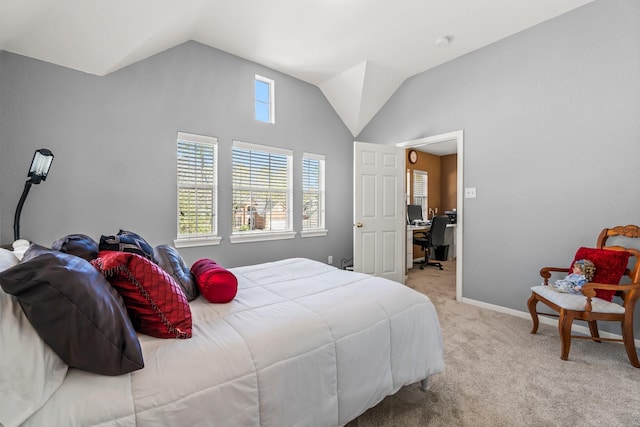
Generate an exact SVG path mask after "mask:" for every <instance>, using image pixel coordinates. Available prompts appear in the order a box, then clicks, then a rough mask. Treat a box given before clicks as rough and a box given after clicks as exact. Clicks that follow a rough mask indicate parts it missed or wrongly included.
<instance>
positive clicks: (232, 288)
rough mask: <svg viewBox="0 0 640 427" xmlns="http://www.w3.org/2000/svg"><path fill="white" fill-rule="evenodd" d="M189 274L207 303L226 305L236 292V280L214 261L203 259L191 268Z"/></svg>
mask: <svg viewBox="0 0 640 427" xmlns="http://www.w3.org/2000/svg"><path fill="white" fill-rule="evenodd" d="M191 273H193V275H194V276H195V278H196V284H197V285H198V289H199V290H200V293H201V294H202V296H203V297H205V299H206V300H207V301H209V302H215V303H227V302H229V301H231V300H232V299H233V298H234V297H235V296H236V293H237V292H238V279H237V278H236V276H234V275H233V273H232V272H230V271H229V270H227V269H225V268H224V267H222V266H221V265H219V264H217V263H216V262H215V261H213V260H210V259H207V258H203V259H200V260H198V261H196V262H195V263H194V264H193V265H192V266H191Z"/></svg>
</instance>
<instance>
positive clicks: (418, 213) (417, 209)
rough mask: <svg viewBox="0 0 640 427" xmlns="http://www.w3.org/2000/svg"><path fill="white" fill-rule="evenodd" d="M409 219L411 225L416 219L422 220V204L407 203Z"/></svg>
mask: <svg viewBox="0 0 640 427" xmlns="http://www.w3.org/2000/svg"><path fill="white" fill-rule="evenodd" d="M407 221H408V222H409V225H412V224H414V223H415V222H416V221H422V206H420V205H407Z"/></svg>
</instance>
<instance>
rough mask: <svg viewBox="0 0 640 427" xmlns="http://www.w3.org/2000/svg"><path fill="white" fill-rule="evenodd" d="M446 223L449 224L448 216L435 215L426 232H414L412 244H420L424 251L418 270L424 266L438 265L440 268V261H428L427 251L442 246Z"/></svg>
mask: <svg viewBox="0 0 640 427" xmlns="http://www.w3.org/2000/svg"><path fill="white" fill-rule="evenodd" d="M447 224H449V217H448V216H446V215H440V216H436V217H433V219H432V220H431V229H430V230H429V231H428V232H423V233H415V234H414V237H413V244H414V245H418V246H420V247H421V248H422V250H423V251H424V261H422V262H421V263H420V270H423V269H424V267H425V266H433V267H438V268H440V270H442V263H440V262H435V261H429V252H430V251H431V250H432V249H433V250H434V251H435V249H436V248H438V247H440V246H444V232H445V230H446V228H447ZM420 234H422V236H420Z"/></svg>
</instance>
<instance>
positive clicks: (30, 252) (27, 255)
mask: <svg viewBox="0 0 640 427" xmlns="http://www.w3.org/2000/svg"><path fill="white" fill-rule="evenodd" d="M52 252H58V251H55V250H53V249H50V248H45V247H44V246H40V245H38V244H37V243H31V244H30V245H29V246H28V247H27V250H26V251H24V254H23V255H22V259H21V260H20V262H27V261H29V260H31V259H33V258H35V257H37V256H38V255H42V254H48V253H52Z"/></svg>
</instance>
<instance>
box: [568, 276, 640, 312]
mask: <svg viewBox="0 0 640 427" xmlns="http://www.w3.org/2000/svg"><path fill="white" fill-rule="evenodd" d="M596 289H602V290H609V291H621V292H626V291H630V290H633V289H640V283H629V284H626V285H612V284H610V283H594V282H588V283H585V284H584V285H583V286H582V288H581V291H582V294H583V295H584V296H585V297H587V303H586V304H585V311H591V298H594V297H595V296H596ZM625 300H626V298H625Z"/></svg>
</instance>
